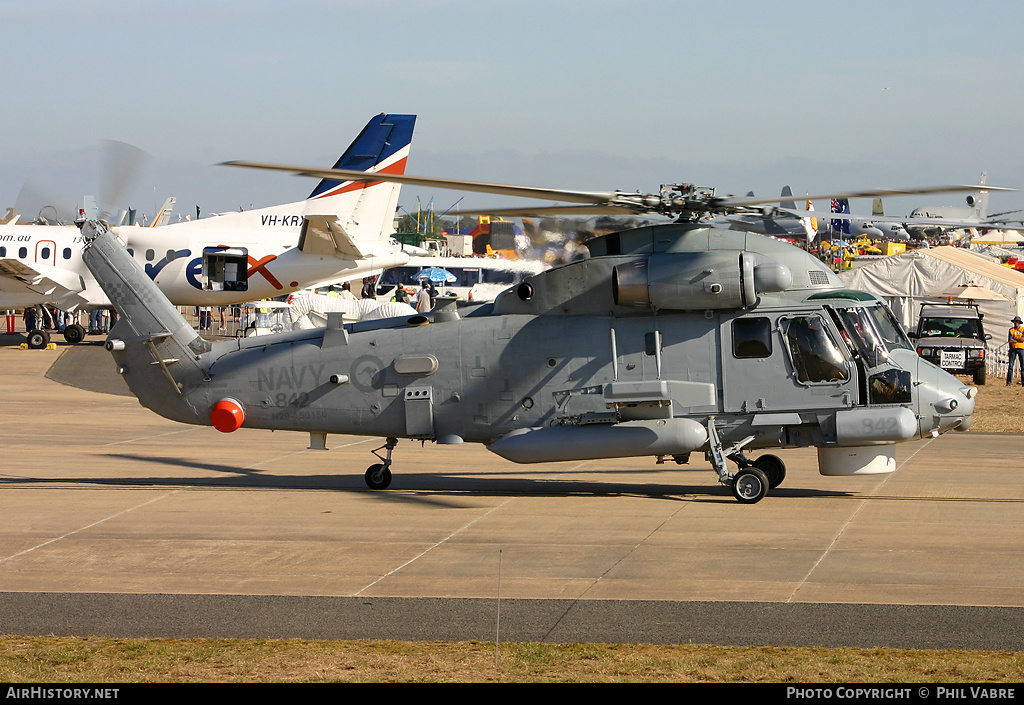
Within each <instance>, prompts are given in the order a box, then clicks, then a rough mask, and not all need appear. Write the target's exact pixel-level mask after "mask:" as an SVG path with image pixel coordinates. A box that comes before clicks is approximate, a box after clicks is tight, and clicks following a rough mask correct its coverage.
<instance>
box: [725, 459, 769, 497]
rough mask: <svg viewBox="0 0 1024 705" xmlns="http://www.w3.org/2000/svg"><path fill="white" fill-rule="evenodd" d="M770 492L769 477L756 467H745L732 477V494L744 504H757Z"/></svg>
mask: <svg viewBox="0 0 1024 705" xmlns="http://www.w3.org/2000/svg"><path fill="white" fill-rule="evenodd" d="M766 494H768V478H767V477H766V476H765V474H764V473H763V472H761V471H760V470H758V469H757V468H756V467H748V468H743V469H742V470H740V471H739V472H738V473H736V476H735V477H733V479H732V496H733V497H735V498H736V500H737V501H738V502H740V503H742V504H755V503H757V502H760V501H761V500H762V499H764V497H765V495H766Z"/></svg>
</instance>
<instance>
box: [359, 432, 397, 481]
mask: <svg viewBox="0 0 1024 705" xmlns="http://www.w3.org/2000/svg"><path fill="white" fill-rule="evenodd" d="M397 445H398V439H397V438H388V439H387V442H386V443H384V445H382V446H381V447H380V448H377V449H376V450H374V451H372V452H373V454H374V455H376V456H377V457H378V458H380V459H381V460H383V461H384V462H382V463H374V464H373V465H371V466H370V467H368V468H367V469H366V474H365V475H363V479H364V480H366V486H367V487H369V488H370V489H371V490H386V489H387V488H388V486H389V485H390V484H391V451H393V450H394V449H395V446H397ZM381 450H387V456H386V457H384V456H381V454H380V453H379V452H378V451H381Z"/></svg>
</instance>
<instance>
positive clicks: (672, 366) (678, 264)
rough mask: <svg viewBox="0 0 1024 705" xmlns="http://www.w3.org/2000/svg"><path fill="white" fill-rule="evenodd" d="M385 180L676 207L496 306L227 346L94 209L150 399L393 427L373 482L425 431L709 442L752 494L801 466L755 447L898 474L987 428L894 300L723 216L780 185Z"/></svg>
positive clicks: (139, 382) (652, 450)
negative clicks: (648, 187)
mask: <svg viewBox="0 0 1024 705" xmlns="http://www.w3.org/2000/svg"><path fill="white" fill-rule="evenodd" d="M232 164H236V165H242V166H259V167H263V168H277V169H283V170H288V171H295V172H297V173H302V174H306V175H316V176H321V177H322V176H323V174H325V173H330V174H331V177H332V178H338V177H342V178H346V179H348V178H351V179H361V180H367V178H368V175H367V174H365V173H363V172H345V171H341V170H312V169H306V168H300V167H284V166H276V165H257V164H253V163H248V162H247V163H237V162H236V163H232ZM369 177H370V178H372V179H373V180H383V179H390V180H394V181H396V182H399V183H420V184H429V185H432V186H441V187H447V188H458V189H464V190H478V191H486V192H489V193H502V194H513V195H527V196H530V197H535V198H544V199H547V200H551V199H553V198H557V199H558V200H567V201H570V202H573V203H575V204H577V205H574V206H568V208H569V212H577V213H578V212H583V211H586V212H591V213H594V212H596V213H632V214H638V213H657V214H661V215H667V216H671V217H674V218H676V221H675V222H672V223H670V224H665V225H655V226H647V227H641V228H639V229H634V230H627V231H622V232H614V233H610V234H607V235H603V236H601V237H597V238H594V239H592V240H590V241H588V242H586V243H585V245H586V248H587V251H588V256H585V257H583V258H581V259H578V260H576V261H573V262H571V263H569V264H566V265H564V266H561V267H558V268H555V269H551V270H548V271H545V272H543V273H540V274H537V275H534V276H531V277H529V278H528V279H526V280H525V281H524V282H522V283H521V284H519V285H517V286H515V287H512V288H509V289H507V290H506V291H504V292H503V293H501V294H500V295H499V296H498V297H497V298H496V299H495V300H494V301H493V303H489V304H483V305H478V306H475V307H465V308H457V307H456V306H455V302H454V300H444V299H441V300H439V303H438V305H437V306H436V307H435V309H434V310H433V311H432V312H430V313H428V314H417V315H413V316H405V317H400V318H391V319H384V320H378V321H372V322H356V323H344V324H343V323H342V321H341V318H340V314H330V315H329V316H328V323H327V326H326V327H325V328H319V329H314V330H299V331H287V332H281V333H276V334H272V335H266V336H259V337H253V338H242V339H234V340H225V341H218V342H210V341H208V340H206V339H204V338H202V337H201V336H200V335H199V334H198V333H197V332H196V331H195V330H194V329H193V328H191V327H190V326H189V325H188V324H187V323H186V322H185V320H184V319H183V318H182V317H181V316H180V315H179V313H178V311H177V310H176V309H175V308H174V306H172V305H171V304H170V303H169V302H168V301H167V299H166V298H165V297H164V296H163V294H162V293H161V292H160V291H159V290H158V289H157V288H156V287H155V286H154V285H153V283H152V281H151V280H150V279H149V278H148V277H147V276H146V275H145V273H144V272H143V271H142V269H141V268H140V267H139V265H138V264H137V263H136V262H135V260H134V259H133V258H132V257H131V256H130V255H129V254H128V253H127V252H126V250H125V248H124V246H123V245H122V244H121V243H120V242H119V241H118V240H117V239H116V237H115V236H114V235H113V234H112V233H111V231H110V229H109V228H108V227H107V226H106V225H105V224H104V223H103V222H101V221H87V222H86V223H84V224H83V227H82V232H83V235H84V237H85V240H86V241H87V245H86V247H85V251H84V255H83V258H84V260H85V263H86V265H87V266H88V267H89V269H90V270H91V271H92V273H93V274H94V276H95V277H96V280H97V281H98V282H99V283H100V285H101V286H102V287H103V290H104V291H105V292H106V294H107V296H108V297H109V298H110V300H111V302H112V303H113V304H114V305H115V306H116V307H117V309H118V311H119V312H120V314H121V315H120V317H119V319H118V322H117V325H116V326H115V327H114V329H113V330H111V332H110V334H109V338H108V339H107V342H106V347H107V349H108V350H110V351H111V352H112V353H113V356H114V359H115V362H116V364H117V365H118V368H119V370H120V372H121V374H122V375H123V376H124V379H125V380H126V382H127V383H128V385H129V387H130V388H131V390H132V391H133V392H134V393H135V395H136V396H137V397H138V398H139V400H140V402H141V403H142V405H143V406H145V407H147V408H149V409H151V410H153V411H155V412H156V413H158V414H160V415H162V416H165V417H167V418H169V419H173V420H176V421H180V422H183V423H191V424H201V425H213V426H214V427H216V428H217V429H219V430H220V431H224V432H231V431H234V430H236V429H238V428H240V427H243V426H244V427H247V428H263V429H278V430H291V431H301V432H307V433H309V434H310V447H311V448H325V447H326V437H327V434H332V433H334V434H353V435H360V436H367V435H370V436H373V435H376V436H381V437H383V438H385V439H386V441H385V443H384V445H383V446H381V447H380V448H377V449H376V450H374V451H373V454H374V455H375V456H377V459H378V460H379V461H380V462H377V463H374V464H372V465H371V466H370V467H369V468H368V469H367V470H366V472H365V481H366V484H367V485H368V486H369V487H370V488H372V489H384V488H387V487H388V486H389V485H390V483H391V473H392V451H393V450H394V449H395V447H396V445H397V442H398V439H399V438H410V439H416V440H421V441H432V442H437V443H439V444H457V443H463V442H472V443H483V444H485V445H486V446H487V448H488V449H489V450H491V451H492V452H494V453H496V454H497V455H499V456H501V457H503V458H506V459H508V460H511V461H514V462H516V463H542V462H551V461H566V460H587V459H597V458H625V457H644V456H649V457H651V456H652V457H655V458H657V460H658V461H659V462H664V461H665V460H666V459H669V460H674V461H675V462H677V463H686V462H688V460H689V457H690V454H691V453H694V452H699V453H703V454H704V456H705V457H706V459H707V460H708V461H709V462H710V463H711V466H712V468H713V470H714V472H715V473H716V474H717V476H718V479H719V481H720V482H721V483H722V484H724V485H726V486H728V487H730V488H731V491H732V494H733V495H734V497H735V498H736V499H737V500H738V501H739V502H742V503H754V502H758V501H760V500H761V499H762V498H763V497H764V496H765V495H766V493H767V492H768V491H769V490H770V489H772V488H775V487H777V486H778V485H779V484H780V483H782V481H783V480H784V478H785V474H786V469H785V465H784V463H783V462H782V460H781V459H780V458H779V457H778V456H776V455H772V454H762V455H760V456H759V457H757V458H756V459H751V458H749V457H748V455H747V454H748V453H749V452H750V451H754V450H761V449H775V448H795V447H807V446H815V447H817V449H818V463H819V471H820V472H821V473H822V474H823V475H852V474H870V473H883V472H892V471H893V470H895V466H896V463H895V450H894V446H895V444H896V443H899V442H902V441H910V440H914V439H919V438H926V437H931V436H937V435H938V434H941V433H943V432H945V431H949V430H950V429H956V430H965V429H967V428H968V427H969V426H970V424H971V415H972V412H973V410H974V399H975V396H976V393H977V389H976V388H975V387H970V386H967V385H965V384H963V383H962V382H960V381H959V380H957V379H956V378H955V377H953V376H951V375H949V374H948V373H946V372H945V371H943V370H942V369H940V368H938V367H936V366H935V365H932V364H930V363H929V362H927V361H925V360H923V359H922V358H921V357H919V356H918V355H917V353H916V352H915V350H914V347H913V345H912V344H911V343H910V341H909V340H908V339H907V336H906V334H905V332H904V331H903V329H902V328H901V326H900V324H899V323H898V322H897V321H896V319H895V318H894V317H893V315H892V314H891V312H890V311H889V309H888V308H887V307H886V306H885V304H884V303H883V302H882V301H880V300H878V299H877V298H876V297H875V296H873V295H871V294H868V293H865V292H861V291H851V290H847V289H845V288H844V287H843V284H842V282H841V281H840V280H839V279H838V278H837V277H836V276H835V274H834V273H833V272H832V271H831V270H830V269H828V268H827V267H826V266H825V265H824V264H823V263H821V262H820V261H818V260H817V259H816V258H814V257H813V256H811V255H810V254H808V253H806V252H804V251H802V250H800V249H798V248H796V247H794V246H791V245H789V244H786V243H783V242H780V241H776V240H772V239H769V238H765V237H763V236H761V235H756V234H752V233H743V232H737V231H733V230H726V229H722V228H718V227H714V226H710V225H708V224H707V223H706V222H702V219H703V218H706V217H708V216H709V215H710V216H714V215H720V214H732V213H744V212H752V209H754V208H756V207H757V206H758V204H763V203H766V202H770V199H761V200H757V199H751V198H734V197H716V196H715V195H714V191H713V189H707V188H699V187H695V186H692V185H686V184H678V185H672V186H666V187H662V189H661V192H660V193H658V194H642V193H635V194H634V193H626V192H619V191H616V192H607V193H602V192H597V193H590V192H577V191H554V190H550V189H538V188H533V187H517V186H505V185H500V184H480V183H477V182H463V181H452V180H441V179H426V178H422V177H415V176H406V175H401V176H398V175H386V174H372V175H369ZM969 189H970V187H958V186H957V187H934V188H931V189H914V190H909V191H881V192H879V191H872V192H862V193H850V194H843V195H845V196H847V197H855V196H858V195H865V194H867V195H871V196H876V195H903V194H907V193H922V192H927V193H936V192H946V191H959V190H969ZM830 196H831V195H830ZM830 196H812V197H811V198H827V197H830ZM840 197H841V196H840ZM582 204H586V205H582ZM565 208H566V206H561V207H558V206H555V207H542V208H533V209H527V210H526V211H522V212H529V213H530V214H537V213H551V212H555V211H556V209H561V210H558V212H565V210H564V209H565ZM487 212H489V213H492V214H495V215H499V214H508V215H515V214H518V213H519V212H520V211H516V210H505V211H487ZM307 226H308V231H309V232H305V230H304V233H305V234H306V236H308V237H320V238H326V237H330V233H325V232H318V233H314V232H313V230H314V227H315V218H313V219H311V220H310V221H309V222H307ZM381 451H384V454H382V453H381ZM730 464H732V465H734V466H735V468H733V467H732V466H731V465H730Z"/></svg>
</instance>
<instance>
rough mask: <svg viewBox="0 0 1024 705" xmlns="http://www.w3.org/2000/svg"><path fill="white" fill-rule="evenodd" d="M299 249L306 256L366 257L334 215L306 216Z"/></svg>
mask: <svg viewBox="0 0 1024 705" xmlns="http://www.w3.org/2000/svg"><path fill="white" fill-rule="evenodd" d="M299 249H300V250H302V251H303V252H304V253H306V254H307V255H329V256H337V257H341V258H343V259H362V258H363V257H365V256H366V255H365V254H363V251H362V250H361V249H359V246H358V245H356V243H355V241H354V240H353V239H352V238H351V236H350V235H349V234H348V233H347V232H346V231H345V228H344V226H342V224H341V222H340V221H339V220H338V218H337V216H334V215H307V216H305V218H304V220H303V223H302V233H301V234H300V235H299Z"/></svg>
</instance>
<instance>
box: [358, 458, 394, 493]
mask: <svg viewBox="0 0 1024 705" xmlns="http://www.w3.org/2000/svg"><path fill="white" fill-rule="evenodd" d="M363 479H364V480H366V486H367V487H369V488H370V489H371V490H386V489H387V488H388V485H390V484H391V471H390V470H389V469H388V468H386V467H384V464H383V463H374V464H373V465H371V466H370V467H368V468H367V469H366V474H365V475H363Z"/></svg>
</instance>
